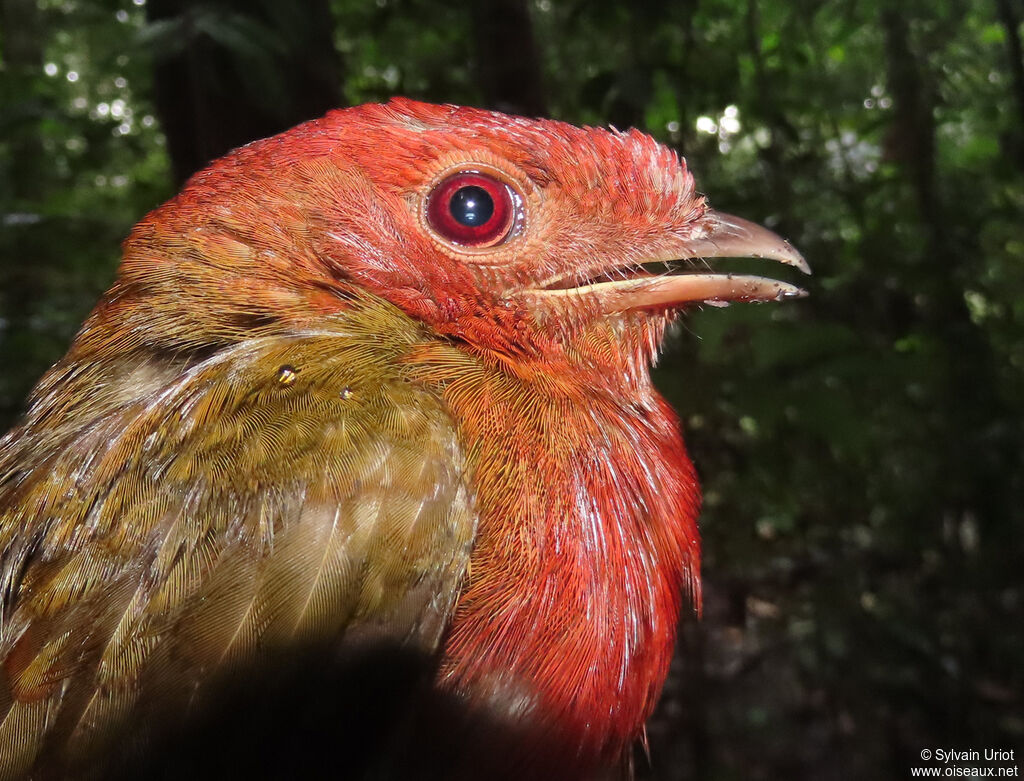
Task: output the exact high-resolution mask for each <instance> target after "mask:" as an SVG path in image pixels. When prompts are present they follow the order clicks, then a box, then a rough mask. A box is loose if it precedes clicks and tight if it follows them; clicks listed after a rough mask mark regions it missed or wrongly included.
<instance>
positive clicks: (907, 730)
mask: <svg viewBox="0 0 1024 781" xmlns="http://www.w3.org/2000/svg"><path fill="white" fill-rule="evenodd" d="M143 4H144V0H134V4H133V3H131V2H127V1H126V2H120V1H119V0H3V1H2V2H0V7H3V10H4V14H5V16H4V22H5V24H4V28H3V31H2V41H0V46H2V52H0V53H2V56H3V60H2V75H3V81H2V82H0V90H2V92H0V105H2V109H0V221H2V231H0V365H2V366H3V368H4V370H3V372H2V373H0V423H9V422H10V421H11V420H12V419H13V416H14V414H15V413H16V410H17V409H18V408H19V406H20V404H21V402H22V399H23V397H24V395H25V394H26V392H27V391H28V389H29V387H30V386H31V383H32V382H33V381H34V380H35V379H36V378H37V377H38V375H39V374H40V373H41V372H42V371H43V370H44V369H45V368H46V366H47V365H48V364H49V363H50V362H52V361H53V360H55V359H56V358H57V357H59V355H60V354H61V352H62V350H63V349H64V347H65V346H66V344H67V342H68V341H69V340H70V337H71V335H72V332H73V330H74V328H75V326H76V325H77V324H78V323H79V322H80V321H81V319H82V317H83V316H84V315H85V313H86V312H87V311H88V309H89V307H90V306H91V305H92V303H93V302H94V301H95V299H96V298H97V296H98V295H99V293H100V292H101V291H102V290H103V289H104V288H105V287H106V286H107V285H108V284H109V282H110V280H111V278H112V276H113V273H114V270H115V265H116V260H117V251H116V244H117V241H118V240H119V239H120V238H121V237H123V236H124V235H125V234H126V233H127V231H128V229H129V228H130V226H131V224H132V223H133V222H134V221H135V220H137V219H138V218H139V217H141V216H142V214H143V213H144V212H145V211H146V210H147V209H149V208H151V207H153V206H155V205H156V204H157V203H158V202H159V201H161V200H163V199H164V198H166V197H168V196H169V195H170V194H171V193H172V185H171V183H170V165H169V163H168V160H167V158H166V155H165V153H164V148H165V142H164V138H163V136H162V135H161V129H160V122H159V121H158V118H157V117H156V116H155V112H154V110H153V108H152V105H153V102H152V101H153V99H152V65H153V60H154V58H158V57H160V56H163V55H162V53H161V52H162V51H164V50H166V49H167V46H166V45H164V46H157V45H155V44H154V42H157V43H159V42H161V41H162V42H163V43H164V44H166V43H167V41H168V40H169V38H168V36H169V35H170V33H169V32H168V31H169V30H172V29H173V24H172V23H168V22H159V23H157V24H158V25H161V26H159V27H154V26H153V25H147V23H146V17H145V12H144V5H143ZM198 5H201V4H197V6H198ZM485 7H486V4H485ZM301 8H302V4H301V3H298V4H295V6H294V13H296V14H301ZM332 8H333V12H334V17H335V23H336V28H335V39H336V43H337V49H338V51H339V52H340V54H341V56H342V59H343V61H344V63H345V73H346V76H345V83H344V85H343V92H344V94H345V95H346V97H347V99H348V100H349V101H350V102H352V103H358V102H364V101H369V100H378V99H384V98H386V97H388V96H389V95H392V94H407V95H409V96H412V97H419V98H424V99H431V100H444V101H451V102H464V103H470V104H479V103H481V102H482V101H483V100H484V94H483V92H482V91H481V89H480V87H479V84H478V83H477V81H476V78H477V77H476V74H477V73H478V66H479V64H480V63H479V61H478V60H479V58H481V57H486V56H487V54H488V52H487V51H486V49H484V48H482V47H479V46H477V47H474V46H473V35H474V31H473V26H472V23H471V20H470V15H469V13H468V11H467V10H466V9H464V8H461V7H460V6H458V5H453V4H447V3H442V2H439V0H422V1H419V2H412V0H377V1H376V2H375V3H364V2H355V1H354V0H333V3H332ZM530 12H531V18H532V20H533V24H534V34H535V36H536V40H537V51H538V57H539V59H540V63H539V64H540V70H541V73H542V74H543V80H544V87H545V92H546V97H547V101H548V104H549V109H550V113H551V114H552V115H553V116H556V117H559V118H563V119H566V120H569V121H573V122H585V123H592V124H607V123H613V124H616V125H617V126H628V125H636V126H639V127H642V128H643V129H645V130H648V131H649V132H651V133H653V134H654V135H655V136H657V137H659V138H660V139H662V140H664V141H665V142H667V143H670V144H672V145H675V146H676V147H678V148H679V149H680V150H681V151H683V153H684V154H685V155H686V157H687V159H688V161H689V164H690V166H691V168H692V169H693V170H694V171H695V173H696V176H697V178H698V182H699V185H700V187H701V189H702V190H703V191H705V192H707V193H709V194H710V196H711V200H712V202H713V203H714V204H715V206H716V207H718V208H721V209H723V210H726V211H731V212H736V213H739V214H742V215H744V216H746V217H748V218H751V219H755V220H759V221H762V222H764V223H765V224H768V225H769V226H772V227H774V228H775V229H777V230H779V231H780V232H782V233H783V234H784V235H786V236H788V237H789V238H790V239H791V240H792V241H793V242H794V244H796V245H797V246H798V247H800V248H801V250H802V251H803V252H804V254H805V255H806V256H807V258H808V259H809V260H810V262H811V264H812V266H813V267H814V271H815V276H814V277H813V278H812V279H810V280H809V282H808V287H809V289H810V292H811V296H810V297H809V298H808V299H806V300H804V301H801V302H798V303H795V304H794V303H790V304H786V305H785V306H774V305H762V306H746V307H739V306H734V307H731V308H728V309H725V310H722V309H717V308H714V309H712V308H709V309H707V310H698V311H694V312H691V313H688V314H687V315H686V316H685V317H684V318H683V319H682V321H681V328H680V329H679V330H680V335H679V336H678V337H677V338H675V339H674V340H673V341H672V342H671V344H670V347H669V349H668V351H667V354H666V355H665V357H664V359H663V361H662V363H661V365H660V367H659V369H658V371H657V380H658V382H659V384H660V385H661V387H662V388H663V389H664V391H665V392H666V394H667V395H668V396H669V397H670V399H671V401H672V402H673V404H675V406H676V407H677V409H679V410H680V412H681V415H682V417H683V419H684V425H685V427H686V430H687V441H688V443H689V445H690V448H691V450H692V452H693V455H694V457H695V461H696V463H697V465H698V468H699V470H700V471H701V473H702V475H703V480H704V485H705V491H706V506H705V512H704V516H703V528H704V538H705V550H706V564H705V575H706V586H705V592H706V606H705V619H704V621H703V622H702V623H700V624H697V623H696V622H693V621H690V622H688V623H687V625H686V628H685V631H684V632H683V634H682V638H681V641H680V643H681V653H680V654H679V656H678V658H677V661H676V664H675V665H674V667H673V671H672V675H671V677H670V680H669V684H668V686H667V689H666V696H665V697H664V699H663V702H662V705H661V707H660V709H659V712H658V714H657V716H656V718H655V719H654V720H653V721H652V724H651V726H650V739H651V744H652V757H653V758H652V761H651V765H650V767H648V765H647V761H646V759H643V758H640V759H639V760H638V768H639V773H640V775H641V776H644V777H646V776H650V777H655V778H659V779H670V778H672V779H674V778H701V779H732V778H744V779H757V778H766V779H767V778H794V779H795V778H808V779H820V778H866V779H875V778H884V777H893V778H897V777H907V776H908V775H909V768H910V767H911V766H913V765H916V764H920V761H919V760H918V759H917V757H918V756H919V753H920V751H921V749H922V748H926V747H927V748H935V747H951V748H958V749H970V748H974V749H982V748H985V747H1001V748H1007V749H1011V748H1017V749H1018V750H1019V749H1020V748H1021V747H1022V746H1024V715H1022V714H1024V707H1022V706H1024V703H1022V689H1024V687H1022V677H1024V666H1022V664H1021V662H1022V660H1024V630H1022V626H1024V592H1022V583H1021V578H1020V574H1019V573H1020V568H1021V566H1022V564H1024V555H1022V553H1024V551H1022V545H1021V542H1020V540H1021V536H1022V527H1021V524H1022V521H1024V518H1022V514H1024V513H1022V510H1021V504H1022V499H1024V469H1022V467H1024V464H1022V453H1024V425H1022V420H1024V219H1022V214H1024V81H1021V80H1020V78H1019V77H1018V73H1019V72H1020V69H1021V65H1020V63H1019V62H1015V61H1014V58H1015V57H1016V58H1018V59H1019V57H1020V47H1019V39H1020V36H1021V32H1022V31H1021V29H1020V19H1019V17H1020V16H1022V15H1024V13H1022V10H1021V9H1020V8H1019V5H1018V6H1014V5H1012V2H1011V0H995V2H991V3H990V2H979V3H966V2H962V0H960V1H957V0H944V1H943V2H933V1H932V0H912V1H911V2H904V3H899V4H894V3H890V2H888V1H887V0H862V1H861V2H856V3H853V2H842V1H841V0H797V2H786V1H784V0H745V2H733V1H732V0H729V1H727V0H703V1H702V2H698V1H697V0H684V1H683V2H674V3H663V2H655V1H654V0H639V1H638V2H634V3H629V4H626V3H622V4H604V3H600V4H599V3H587V2H584V1H583V0H574V1H569V2H558V1H557V0H535V1H534V2H532V3H531V4H530ZM1015 14H1016V15H1015ZM204 18H207V17H204ZM208 20H209V21H210V25H209V26H210V29H209V30H206V33H207V34H209V35H210V36H213V37H215V38H216V39H218V40H219V41H220V43H221V44H222V45H224V46H226V47H228V48H229V49H230V48H235V49H237V50H238V56H239V57H240V58H242V59H245V60H246V61H247V62H255V63H256V64H257V65H258V64H259V62H260V57H261V56H262V54H263V53H264V52H266V53H268V54H267V56H269V53H271V52H273V51H274V49H275V48H276V47H278V46H280V45H286V44H287V41H291V40H293V39H294V38H295V36H294V35H293V36H291V37H290V38H289V37H287V36H284V37H276V38H273V40H271V41H270V42H269V43H266V45H264V43H260V45H258V46H255V45H253V39H252V36H251V35H248V34H247V30H248V29H249V28H248V26H247V25H248V22H246V20H245V18H244V17H238V18H236V17H234V16H230V15H227V16H224V15H221V16H210V17H208ZM169 24H171V27H168V25H169ZM296 29H301V26H299V27H297V28H296ZM201 32H202V31H201ZM272 32H273V31H270V32H268V31H267V30H266V29H261V33H260V35H261V36H262V37H261V39H260V40H261V41H262V40H263V38H264V37H267V36H268V35H271V34H272ZM271 37H273V36H272V35H271ZM1014 37H1016V41H1017V42H1018V45H1017V46H1016V47H1015V46H1014V45H1013V42H1014V40H1015V38H1014ZM282 41H284V42H285V43H282ZM287 45H292V44H287ZM254 67H256V66H254ZM257 71H258V68H257ZM258 72H267V73H269V72H270V70H268V69H264V70H263V71H258ZM267 79H268V80H272V79H271V77H269V76H268V77H267ZM267 95H268V98H267V99H268V100H269V99H272V96H273V90H272V89H268V90H267ZM757 265H758V264H756V263H755V264H754V266H753V267H756V266H757ZM735 268H736V269H742V268H750V266H744V265H743V264H742V263H736V264H735ZM1018 756H1019V754H1018Z"/></svg>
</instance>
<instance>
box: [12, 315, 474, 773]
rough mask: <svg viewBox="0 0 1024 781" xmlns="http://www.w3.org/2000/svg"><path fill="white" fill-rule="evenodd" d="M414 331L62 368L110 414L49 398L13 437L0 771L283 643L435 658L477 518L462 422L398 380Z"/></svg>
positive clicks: (335, 330)
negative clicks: (136, 387) (179, 360)
mask: <svg viewBox="0 0 1024 781" xmlns="http://www.w3.org/2000/svg"><path fill="white" fill-rule="evenodd" d="M380 333H386V334H387V338H386V339H385V338H382V337H380V336H379V335H378V334H380ZM416 338H417V333H416V331H415V329H414V328H413V327H412V326H409V327H406V328H405V329H404V330H403V328H402V324H401V323H395V322H379V318H378V319H374V318H365V317H364V318H363V319H362V320H361V321H360V320H358V319H349V320H347V321H345V320H342V321H339V322H337V323H333V324H332V327H331V328H330V329H327V330H324V331H317V332H310V333H302V334H286V335H268V336H266V337H262V338H258V339H254V340H251V341H249V342H245V343H242V344H237V345H234V346H230V347H227V348H225V349H222V350H220V351H218V352H217V353H215V354H214V355H212V356H210V357H207V358H206V359H205V360H202V361H200V362H198V363H195V364H193V365H189V366H185V367H178V366H176V365H174V364H173V361H172V362H171V363H167V362H164V363H160V361H159V360H157V359H154V360H153V361H152V362H151V363H150V365H149V366H148V368H146V367H144V368H141V369H140V368H137V367H136V368H133V369H132V371H131V373H130V374H127V373H125V372H124V371H122V370H120V369H117V368H108V370H107V376H106V377H103V376H101V375H97V374H96V373H95V372H96V371H97V369H96V368H95V367H90V368H88V369H86V370H79V369H77V368H75V367H67V366H65V367H60V366H58V367H57V368H56V369H55V370H54V371H55V372H62V373H63V374H62V375H61V377H59V378H57V379H53V378H50V380H49V383H50V384H59V383H61V382H63V383H65V384H70V386H72V387H73V388H78V389H80V393H79V394H78V395H79V396H83V395H85V396H86V398H88V394H89V393H96V394H98V395H97V398H98V399H99V401H96V402H93V403H91V405H90V403H85V404H84V405H83V404H79V406H78V407H77V408H76V409H75V410H70V411H69V410H64V409H54V408H53V406H52V405H51V406H50V407H47V405H46V403H44V402H45V399H44V402H39V403H37V404H36V405H35V406H34V407H33V410H34V411H35V414H34V415H33V410H30V413H29V416H28V418H27V421H26V423H25V424H24V426H23V428H22V429H21V430H20V431H19V430H16V431H15V432H12V435H10V436H9V437H8V439H7V440H6V441H5V442H3V443H0V555H2V560H0V589H2V594H0V596H2V610H3V612H2V625H0V659H2V660H3V669H2V671H0V778H10V777H17V776H18V775H20V774H23V773H25V772H27V771H29V770H31V769H32V768H33V767H41V766H43V765H44V764H45V763H46V762H47V761H50V760H52V758H53V757H60V758H61V759H60V761H61V762H63V761H75V760H76V759H77V760H78V761H86V760H87V758H88V757H90V756H93V755H94V754H95V753H96V752H97V751H98V750H99V749H98V747H101V746H103V745H105V744H106V743H107V742H108V741H109V740H111V739H112V738H114V737H116V736H117V735H118V734H120V730H122V729H123V727H124V726H125V725H126V724H132V725H135V724H140V723H143V722H144V721H145V717H146V715H147V714H150V713H153V712H156V711H157V710H166V709H167V707H168V703H174V704H178V705H181V706H183V707H184V706H187V705H188V704H189V702H191V701H194V700H195V699H196V698H199V697H202V695H203V691H204V686H206V684H207V682H208V680H210V679H211V677H214V676H216V675H217V674H219V673H220V672H223V671H224V670H229V669H232V668H233V667H236V666H237V665H240V664H245V663H248V662H251V661H253V660H254V659H258V658H259V657H260V655H261V654H265V653H269V652H273V651H275V650H279V649H281V648H284V647H292V646H296V647H300V646H303V645H309V644H316V643H325V642H327V643H333V642H337V643H338V645H339V647H341V648H344V647H351V646H355V645H363V646H364V647H365V644H366V643H368V642H374V641H380V640H389V641H394V642H399V643H414V644H417V645H418V646H419V647H422V648H424V649H426V650H431V649H433V648H434V647H436V644H437V643H438V641H439V638H440V633H441V631H442V630H443V628H444V625H445V623H446V620H447V617H448V615H449V612H450V610H451V608H452V604H453V601H454V599H455V596H456V594H457V591H458V587H459V583H460V581H461V578H462V575H463V572H464V570H465V568H466V565H467V562H468V555H469V549H470V546H471V543H472V538H473V535H474V532H475V518H474V514H473V511H472V506H471V497H470V496H469V492H468V488H467V486H466V481H465V474H464V464H463V453H462V452H461V450H460V448H459V444H458V441H457V439H456V436H455V432H454V429H453V427H452V424H451V421H450V419H449V418H448V416H447V414H446V412H445V410H444V409H443V407H442V405H441V403H440V401H439V400H438V399H437V398H436V397H435V396H434V395H433V394H431V393H430V392H429V391H427V390H426V389H424V388H422V387H421V386H419V385H417V384H415V383H414V382H412V381H411V380H410V379H409V378H408V377H407V376H406V375H405V373H404V369H403V361H402V358H403V355H404V353H405V352H406V351H407V350H408V349H409V348H410V346H411V345H412V344H413V343H414V342H415V340H416ZM83 372H84V374H83ZM140 373H141V374H140ZM143 375H144V376H143ZM103 381H106V382H107V383H108V384H109V387H106V388H99V389H98V390H97V388H96V386H97V384H98V383H101V382H103ZM46 382H47V381H46V380H44V388H45V385H46ZM132 383H135V384H141V385H145V384H146V383H149V384H150V385H152V386H154V388H155V390H153V391H151V392H149V393H147V394H146V395H145V397H143V398H140V397H139V394H138V393H137V392H133V393H127V392H125V391H124V388H123V386H124V385H125V384H128V385H131V384H132ZM89 386H91V387H89ZM63 395H64V396H66V395H67V394H63ZM123 397H127V398H123ZM76 412H77V415H78V417H77V418H76V414H75V413H76ZM47 417H50V418H51V419H54V420H55V421H56V423H55V424H52V425H49V426H45V425H39V422H40V421H41V420H43V419H45V418H47ZM36 432H44V433H36ZM339 696H343V693H341V694H340V695H339ZM133 729H134V727H133Z"/></svg>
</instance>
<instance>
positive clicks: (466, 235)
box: [427, 171, 515, 247]
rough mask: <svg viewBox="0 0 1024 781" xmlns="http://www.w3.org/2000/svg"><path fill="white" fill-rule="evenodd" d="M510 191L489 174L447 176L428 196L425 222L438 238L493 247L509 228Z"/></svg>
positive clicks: (512, 210)
mask: <svg viewBox="0 0 1024 781" xmlns="http://www.w3.org/2000/svg"><path fill="white" fill-rule="evenodd" d="M514 218H515V204H514V202H513V193H512V191H511V189H510V188H509V187H508V185H506V184H505V183H504V182H501V181H498V180H497V179H495V178H494V177H492V176H488V175H486V174H482V173H478V172H476V171H467V172H463V173H457V174H454V175H453V176H449V177H448V178H447V179H445V180H444V181H442V182H441V183H440V184H438V185H437V186H436V187H435V188H434V189H433V190H431V192H430V195H429V196H427V222H428V223H429V224H430V227H431V228H433V229H434V231H436V232H437V234H438V235H439V236H441V238H443V239H445V240H447V241H450V242H452V243H453V244H461V245H462V246H464V247H493V246H495V245H496V244H500V243H501V242H502V241H504V240H505V239H506V238H508V235H509V233H510V232H511V231H512V223H513V221H514Z"/></svg>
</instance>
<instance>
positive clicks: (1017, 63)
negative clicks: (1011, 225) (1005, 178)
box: [996, 0, 1024, 168]
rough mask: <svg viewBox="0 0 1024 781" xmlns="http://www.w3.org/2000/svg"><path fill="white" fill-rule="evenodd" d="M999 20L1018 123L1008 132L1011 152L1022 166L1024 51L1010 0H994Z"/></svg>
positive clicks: (1016, 15) (1017, 17) (1023, 156)
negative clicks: (1002, 29) (1003, 31)
mask: <svg viewBox="0 0 1024 781" xmlns="http://www.w3.org/2000/svg"><path fill="white" fill-rule="evenodd" d="M996 8H997V9H998V11H999V20H1000V21H1001V22H1002V24H1003V27H1004V28H1005V30H1006V55H1007V62H1008V65H1009V68H1010V75H1011V77H1012V79H1013V97H1014V99H1015V100H1016V102H1017V120H1018V122H1019V123H1020V124H1018V125H1017V127H1015V128H1014V129H1013V131H1012V132H1011V134H1010V138H1011V143H1012V145H1013V150H1012V154H1013V156H1014V158H1015V159H1016V161H1017V165H1018V166H1020V167H1021V168H1024V53H1022V52H1021V42H1020V16H1019V14H1018V13H1017V9H1016V8H1015V7H1014V4H1013V3H1012V2H1011V0H996Z"/></svg>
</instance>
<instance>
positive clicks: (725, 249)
mask: <svg viewBox="0 0 1024 781" xmlns="http://www.w3.org/2000/svg"><path fill="white" fill-rule="evenodd" d="M702 222H703V228H704V230H703V232H702V233H701V234H700V235H698V236H696V237H691V238H688V239H686V240H684V241H680V242H679V244H678V245H677V246H674V247H672V248H671V254H670V255H669V256H668V257H663V256H659V257H652V258H649V259H648V260H647V261H645V262H671V261H677V260H693V259H701V258H703V259H706V258H765V259H767V260H777V261H779V262H780V263H785V264H786V265H788V266H793V267H794V268H797V269H799V270H800V271H802V272H803V273H805V274H810V273H811V269H810V266H808V265H807V261H806V260H804V258H803V256H802V255H801V254H800V253H799V252H797V251H796V250H795V249H794V248H793V246H792V245H791V244H790V243H789V242H788V241H786V240H785V239H783V238H781V237H780V236H778V235H776V234H775V233H772V232H771V231H770V230H768V229H767V228H762V227H761V226H760V225H757V224H756V223H753V222H750V221H749V220H744V219H742V218H740V217H735V216H733V215H731V214H724V213H722V212H718V211H714V210H709V211H708V212H707V213H706V214H705V215H704V219H703V220H702ZM531 293H532V294H533V295H536V296H542V297H544V298H547V299H548V300H551V297H563V296H564V297H569V296H584V297H585V298H586V299H589V300H590V301H591V302H592V304H596V305H597V308H598V309H599V310H601V311H602V312H606V313H609V314H611V313H615V312H625V311H630V310H636V309H651V308H659V309H665V308H678V307H681V306H684V305H686V304H692V303H700V302H704V303H708V304H713V305H724V304H727V303H729V302H732V301H783V300H786V299H790V298H801V297H803V296H805V295H807V294H806V292H805V291H804V290H802V289H801V288H799V287H797V286H796V285H791V284H790V283H788V282H781V281H778V280H775V279H768V278H766V277H757V276H748V275H741V274H729V273H722V274H715V273H705V272H692V271H683V272H680V273H668V274H652V273H650V272H648V271H645V270H637V269H636V268H634V269H633V270H632V271H630V270H618V271H617V272H615V273H605V274H603V275H602V276H600V277H595V278H593V279H592V280H590V281H588V282H587V283H585V284H583V285H579V286H576V287H563V286H561V285H559V286H550V287H545V288H542V289H540V290H534V291H531Z"/></svg>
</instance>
